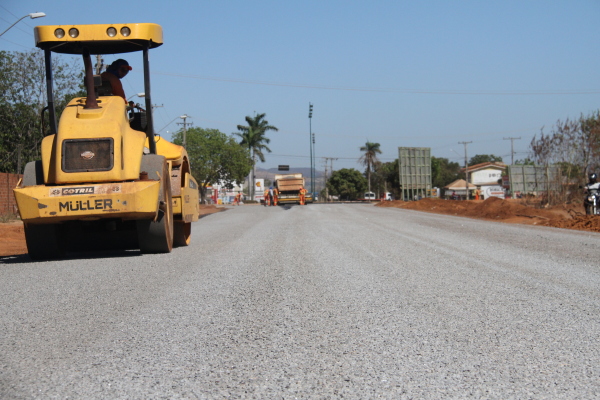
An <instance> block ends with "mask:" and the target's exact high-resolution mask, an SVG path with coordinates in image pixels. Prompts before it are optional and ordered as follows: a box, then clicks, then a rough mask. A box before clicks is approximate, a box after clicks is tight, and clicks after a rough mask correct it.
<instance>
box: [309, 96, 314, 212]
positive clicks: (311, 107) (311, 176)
mask: <svg viewBox="0 0 600 400" xmlns="http://www.w3.org/2000/svg"><path fill="white" fill-rule="evenodd" d="M312 112H313V105H312V104H311V103H310V102H309V103H308V145H309V146H310V187H311V191H310V192H311V194H312V195H313V196H314V190H313V181H314V179H313V135H312ZM313 201H314V199H313Z"/></svg>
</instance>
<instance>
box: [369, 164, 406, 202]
mask: <svg viewBox="0 0 600 400" xmlns="http://www.w3.org/2000/svg"><path fill="white" fill-rule="evenodd" d="M371 188H372V189H373V191H374V192H375V193H379V194H381V193H383V192H385V191H387V192H394V194H397V192H398V190H399V189H400V171H399V167H398V160H397V159H396V160H394V161H393V162H385V163H375V166H374V171H373V173H372V174H371Z"/></svg>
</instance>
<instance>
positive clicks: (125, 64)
mask: <svg viewBox="0 0 600 400" xmlns="http://www.w3.org/2000/svg"><path fill="white" fill-rule="evenodd" d="M110 66H111V67H114V68H115V69H118V68H120V67H127V69H128V70H130V71H131V70H132V69H133V68H131V66H129V63H128V62H127V60H123V59H122V58H119V59H118V60H115V61H113V63H112V64H111V65H110Z"/></svg>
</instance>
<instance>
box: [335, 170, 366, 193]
mask: <svg viewBox="0 0 600 400" xmlns="http://www.w3.org/2000/svg"><path fill="white" fill-rule="evenodd" d="M366 187H367V180H366V179H365V177H364V175H363V174H361V173H360V171H358V170H356V169H354V168H351V169H348V168H343V169H340V170H338V171H333V173H332V174H331V177H330V178H329V179H328V180H327V189H328V190H329V193H330V194H332V195H337V196H340V199H344V200H356V199H357V198H359V197H361V196H362V194H363V192H364V191H365V189H366Z"/></svg>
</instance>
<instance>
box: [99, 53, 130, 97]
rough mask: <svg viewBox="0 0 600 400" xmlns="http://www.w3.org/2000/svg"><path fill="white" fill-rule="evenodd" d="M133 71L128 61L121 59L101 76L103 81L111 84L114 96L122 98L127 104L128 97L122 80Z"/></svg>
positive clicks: (114, 62)
mask: <svg viewBox="0 0 600 400" xmlns="http://www.w3.org/2000/svg"><path fill="white" fill-rule="evenodd" d="M132 69H133V68H131V67H130V66H129V63H128V62H127V61H126V60H123V59H122V58H119V59H118V60H115V61H113V63H112V64H110V65H109V66H108V67H107V68H106V71H104V72H103V73H102V74H100V76H101V77H102V80H103V81H108V82H110V86H111V88H112V94H113V96H121V97H122V98H123V100H124V101H125V103H127V97H126V96H125V91H124V90H123V84H122V83H121V79H123V78H124V77H125V76H126V75H127V74H128V73H129V71H131V70H132Z"/></svg>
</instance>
